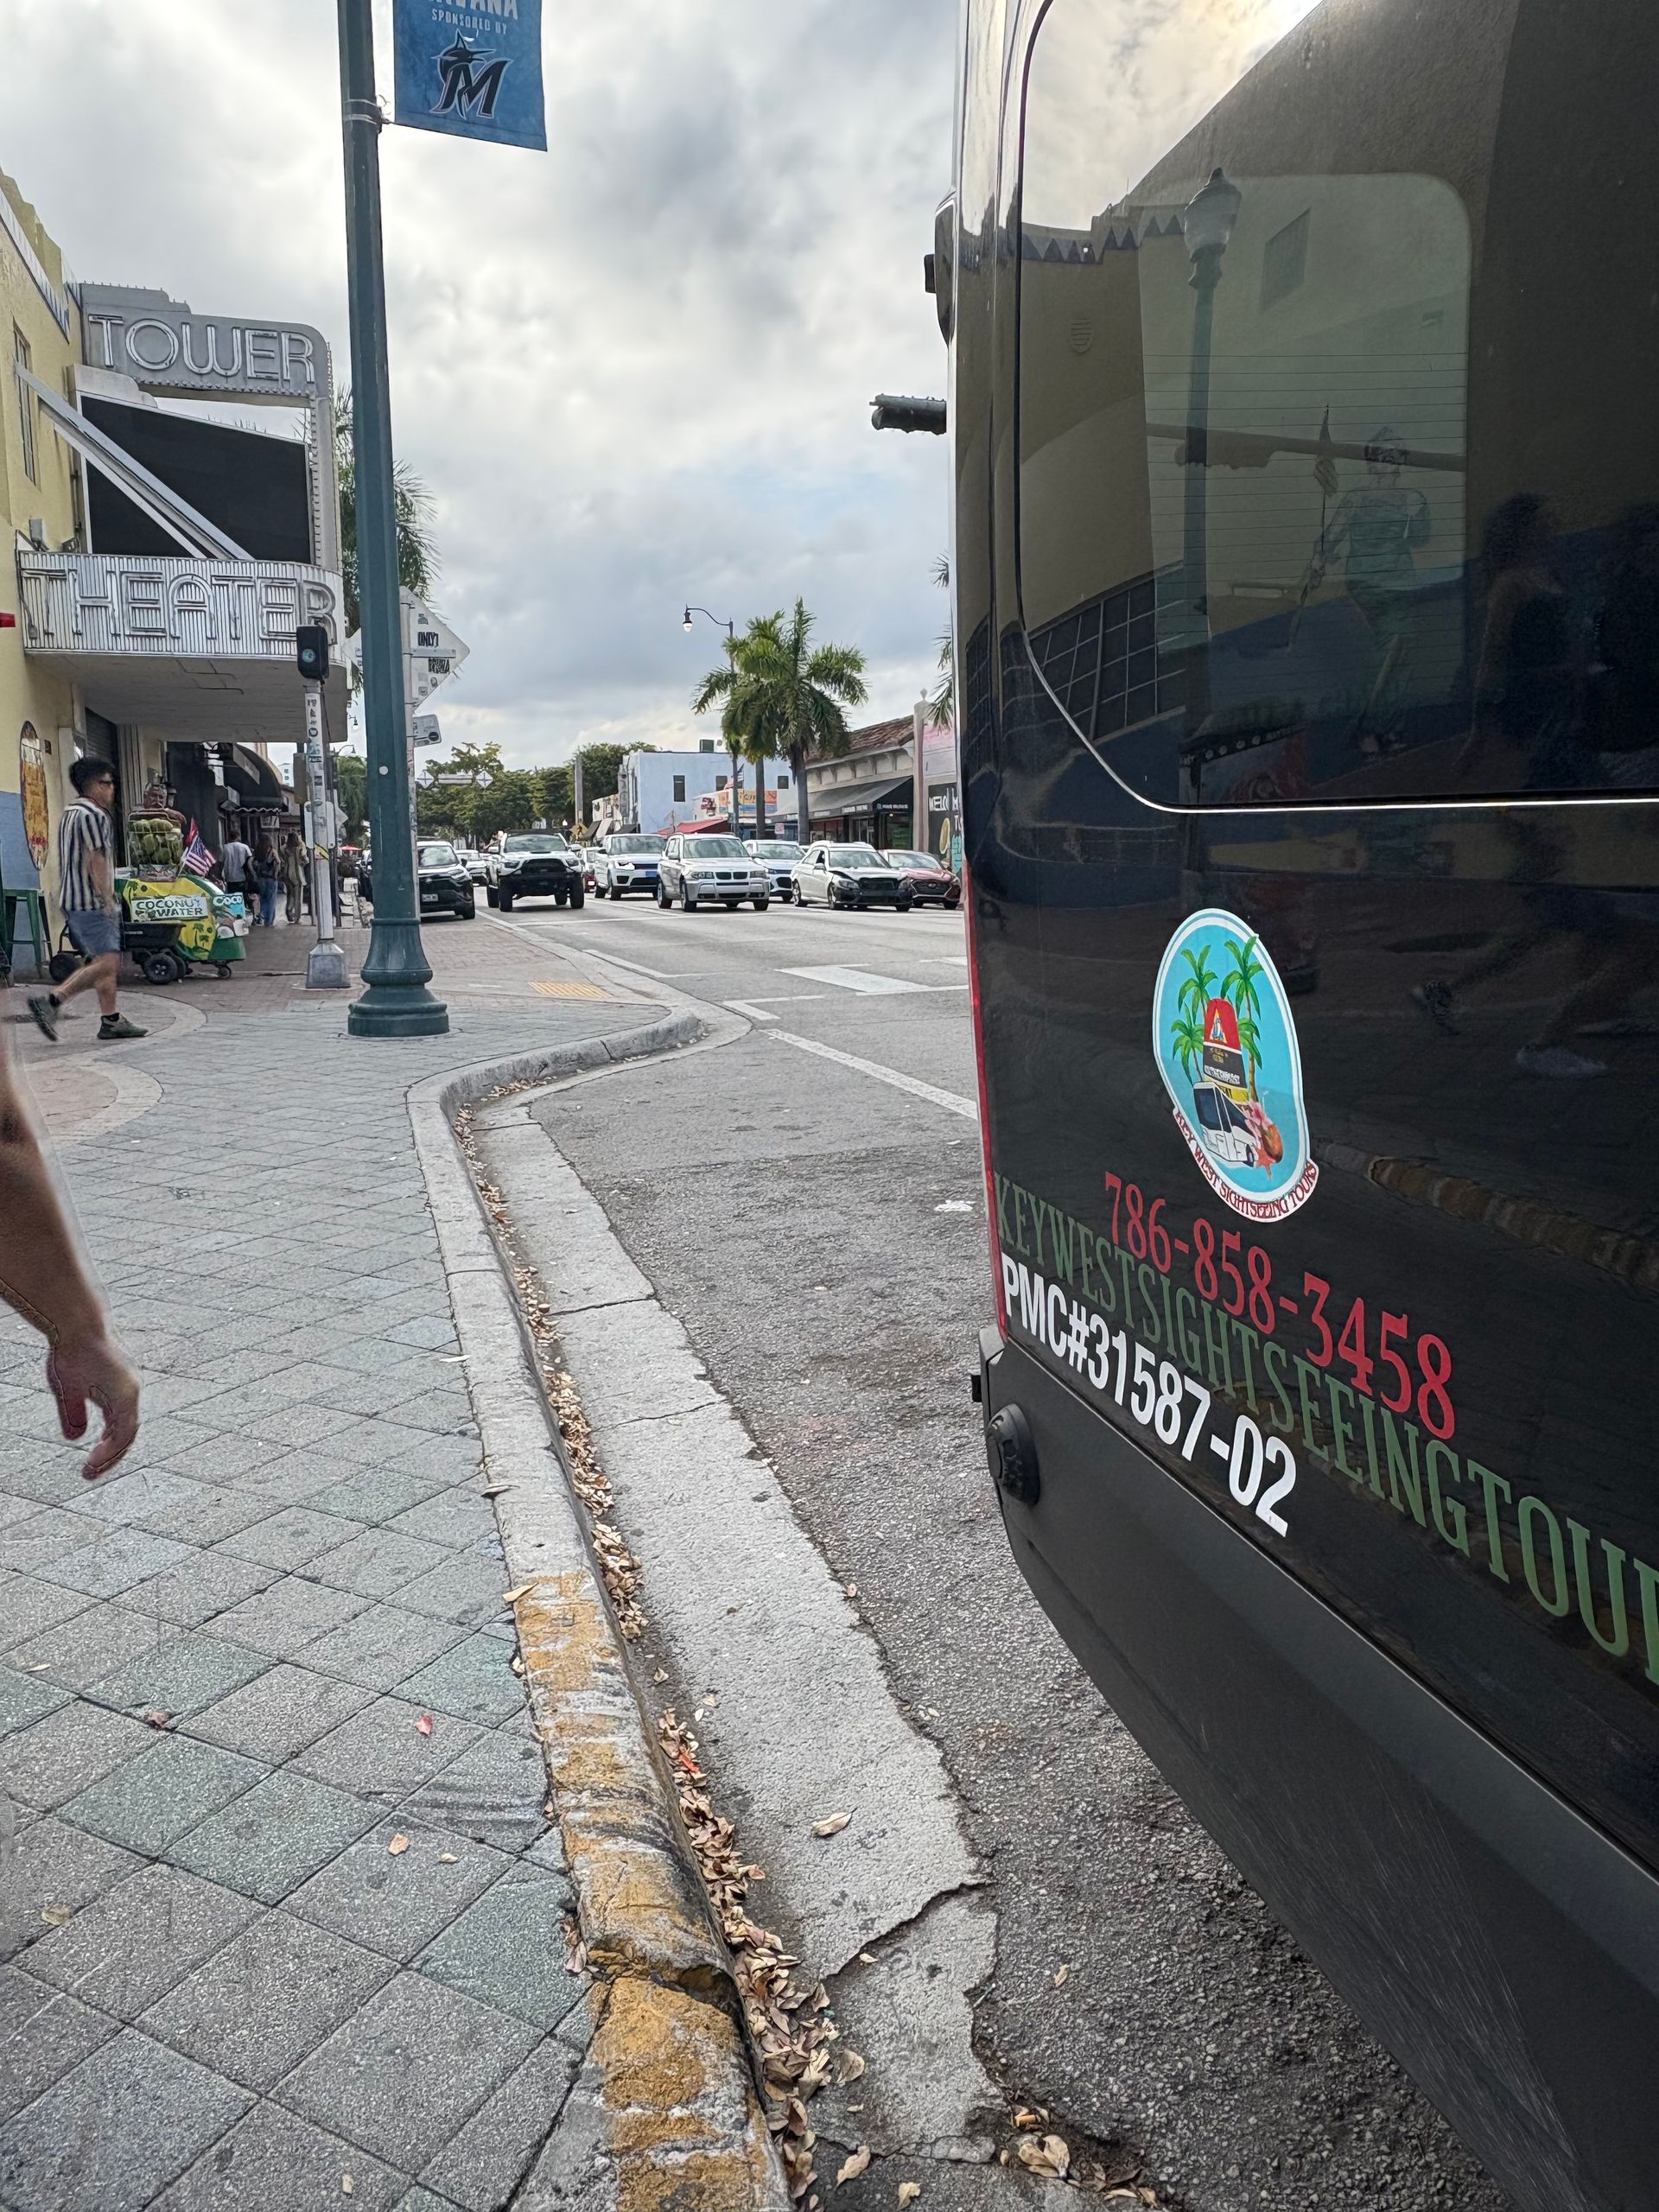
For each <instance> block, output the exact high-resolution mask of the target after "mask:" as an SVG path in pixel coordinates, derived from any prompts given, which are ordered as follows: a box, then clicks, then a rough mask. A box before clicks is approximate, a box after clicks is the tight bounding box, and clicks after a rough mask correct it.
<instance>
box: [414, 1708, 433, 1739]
mask: <svg viewBox="0 0 1659 2212" xmlns="http://www.w3.org/2000/svg"><path fill="white" fill-rule="evenodd" d="M415 1731H416V1734H417V1735H420V1736H429V1735H430V1734H431V1733H432V1716H431V1714H430V1713H422V1715H421V1717H420V1719H418V1720H417V1721H416V1723H415Z"/></svg>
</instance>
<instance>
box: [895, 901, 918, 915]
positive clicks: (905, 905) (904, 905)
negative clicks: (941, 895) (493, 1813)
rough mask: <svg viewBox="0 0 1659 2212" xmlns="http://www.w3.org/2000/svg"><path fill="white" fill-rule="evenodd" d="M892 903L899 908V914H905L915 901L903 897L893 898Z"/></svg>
mask: <svg viewBox="0 0 1659 2212" xmlns="http://www.w3.org/2000/svg"><path fill="white" fill-rule="evenodd" d="M915 904H916V901H915V900H914V899H911V898H904V899H894V900H893V905H894V906H896V907H897V908H898V909H899V912H900V913H901V914H907V913H908V912H910V910H911V908H912V906H914V905H915Z"/></svg>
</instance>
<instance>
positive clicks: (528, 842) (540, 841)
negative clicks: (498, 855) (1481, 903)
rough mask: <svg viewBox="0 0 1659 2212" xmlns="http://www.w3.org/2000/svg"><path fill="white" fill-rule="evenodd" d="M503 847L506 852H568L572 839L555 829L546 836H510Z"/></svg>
mask: <svg viewBox="0 0 1659 2212" xmlns="http://www.w3.org/2000/svg"><path fill="white" fill-rule="evenodd" d="M501 849H502V851H503V852H504V853H568V852H569V849H570V840H569V838H568V837H561V836H559V835H558V833H557V831H556V830H555V831H553V832H551V833H550V835H549V836H545V837H509V838H508V840H507V842H506V843H505V845H503V846H502V848H501Z"/></svg>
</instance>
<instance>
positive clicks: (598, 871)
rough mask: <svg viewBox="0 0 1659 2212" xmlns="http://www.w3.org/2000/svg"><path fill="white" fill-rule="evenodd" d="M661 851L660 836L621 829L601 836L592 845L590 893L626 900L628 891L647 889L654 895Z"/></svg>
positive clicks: (601, 896)
mask: <svg viewBox="0 0 1659 2212" xmlns="http://www.w3.org/2000/svg"><path fill="white" fill-rule="evenodd" d="M662 851H663V840H662V839H661V838H660V837H640V836H634V835H632V833H628V834H624V833H621V832H619V833H618V834H617V835H615V836H610V837H601V839H600V841H599V842H598V844H597V845H595V846H594V896H595V897H597V898H600V899H606V898H610V899H626V897H627V895H628V893H629V892H630V891H649V892H650V893H652V895H653V896H654V895H655V893H656V890H657V863H658V861H659V860H660V859H661V857H662Z"/></svg>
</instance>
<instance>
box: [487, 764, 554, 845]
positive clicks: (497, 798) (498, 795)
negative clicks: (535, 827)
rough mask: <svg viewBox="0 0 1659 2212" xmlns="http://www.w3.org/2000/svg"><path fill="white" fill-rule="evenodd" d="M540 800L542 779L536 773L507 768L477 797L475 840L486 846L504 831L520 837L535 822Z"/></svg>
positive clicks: (493, 778) (494, 777)
mask: <svg viewBox="0 0 1659 2212" xmlns="http://www.w3.org/2000/svg"><path fill="white" fill-rule="evenodd" d="M540 799H541V784H540V779H539V777H538V776H537V774H536V773H535V772H534V771H532V770H529V769H524V768H504V769H503V770H502V771H501V772H500V774H499V776H493V777H492V779H491V782H490V787H489V789H488V791H479V792H478V793H477V794H476V796H475V797H474V800H473V806H472V833H473V836H474V838H475V839H476V841H477V842H478V843H480V845H486V844H488V842H489V841H490V839H491V838H492V837H493V836H497V835H498V834H499V833H500V832H502V831H505V834H506V835H507V836H510V837H512V836H519V835H520V834H521V833H522V832H523V831H524V830H526V829H529V828H530V827H531V823H533V822H534V821H535V820H536V818H537V815H538V813H539V812H540Z"/></svg>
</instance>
